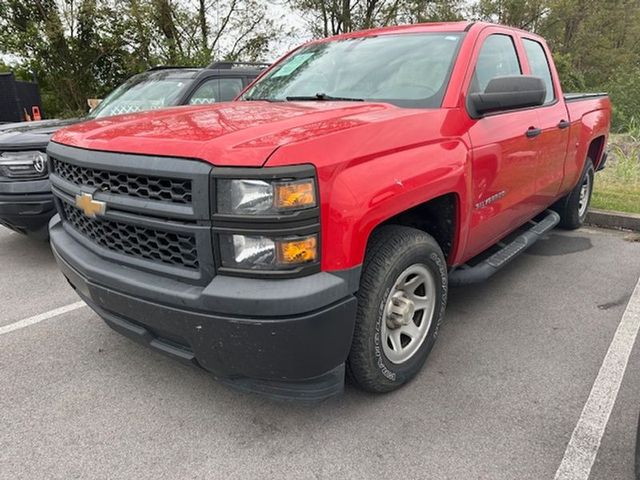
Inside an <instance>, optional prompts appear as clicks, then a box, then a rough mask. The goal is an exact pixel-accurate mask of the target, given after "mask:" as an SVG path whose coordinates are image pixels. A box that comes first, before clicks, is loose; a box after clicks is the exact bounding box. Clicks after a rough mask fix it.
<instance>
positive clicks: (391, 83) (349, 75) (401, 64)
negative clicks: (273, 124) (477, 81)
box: [242, 33, 463, 108]
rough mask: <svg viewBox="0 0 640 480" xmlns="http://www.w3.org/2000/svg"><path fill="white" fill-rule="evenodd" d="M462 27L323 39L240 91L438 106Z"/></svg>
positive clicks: (279, 97) (254, 95)
mask: <svg viewBox="0 0 640 480" xmlns="http://www.w3.org/2000/svg"><path fill="white" fill-rule="evenodd" d="M462 38H463V34H461V33H437V34H429V33H427V34H396V35H380V36H370V37H359V38H350V39H342V40H333V41H329V42H319V43H314V44H311V45H308V46H306V47H303V48H301V49H300V50H298V51H297V52H295V53H293V54H292V55H290V56H289V57H287V58H285V59H284V60H283V61H282V62H280V64H279V65H276V66H275V67H274V68H273V69H272V70H271V71H270V72H269V73H268V74H267V75H265V76H264V77H263V78H262V79H261V80H260V81H259V82H258V83H257V84H255V85H254V86H253V87H252V88H251V89H249V90H248V91H247V92H246V93H245V94H244V95H243V97H242V99H243V100H269V101H287V100H294V99H297V100H300V99H304V98H307V99H309V100H314V99H318V97H321V98H324V99H331V98H334V99H349V100H366V101H374V102H375V101H379V102H388V103H392V104H395V105H397V106H401V107H414V108H437V107H439V106H440V104H441V102H442V98H443V97H444V93H445V90H446V88H447V84H448V80H449V76H450V74H451V69H452V67H453V63H454V61H455V58H456V54H457V52H458V48H459V46H460V43H461V41H462Z"/></svg>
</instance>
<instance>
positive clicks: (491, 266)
mask: <svg viewBox="0 0 640 480" xmlns="http://www.w3.org/2000/svg"><path fill="white" fill-rule="evenodd" d="M545 213H546V216H545V217H544V218H543V219H542V220H540V221H539V222H537V223H534V224H533V226H532V227H530V228H529V230H527V231H526V232H523V233H522V234H520V235H518V236H517V237H516V238H515V239H514V240H513V241H511V242H510V243H508V244H506V245H504V246H503V247H502V248H501V249H500V250H498V251H497V252H496V253H494V254H493V255H491V256H490V257H489V258H487V259H485V260H483V261H482V262H480V263H478V264H477V265H474V266H473V267H470V266H468V265H463V266H461V267H459V268H457V269H456V270H453V271H452V272H451V273H449V285H450V286H452V287H455V286H459V285H469V284H472V283H479V282H482V281H484V280H486V279H487V278H489V277H490V276H491V275H493V274H494V273H496V272H497V271H498V270H500V269H501V268H502V267H504V266H505V265H507V264H508V263H509V262H510V261H511V260H513V259H514V258H515V257H517V256H518V255H520V254H521V253H523V252H524V251H525V250H526V249H527V248H529V247H530V246H531V245H533V244H534V243H536V241H538V240H539V239H540V238H541V237H542V236H543V235H544V234H545V233H547V232H548V231H550V230H552V229H553V228H554V227H555V226H556V225H558V223H559V222H560V215H558V214H557V213H556V212H554V211H553V210H547V211H546V212H545Z"/></svg>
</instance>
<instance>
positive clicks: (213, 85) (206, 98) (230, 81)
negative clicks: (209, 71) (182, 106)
mask: <svg viewBox="0 0 640 480" xmlns="http://www.w3.org/2000/svg"><path fill="white" fill-rule="evenodd" d="M243 88H244V84H243V83H242V79H241V78H214V79H211V80H207V81H206V82H204V83H203V84H202V85H200V86H199V87H198V89H197V90H196V91H195V92H194V94H193V95H192V96H191V100H189V105H207V104H210V103H217V102H229V101H231V100H233V99H234V98H236V97H237V96H238V94H239V93H240V92H241V91H242V89H243Z"/></svg>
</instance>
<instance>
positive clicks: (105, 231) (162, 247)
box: [61, 202, 199, 269]
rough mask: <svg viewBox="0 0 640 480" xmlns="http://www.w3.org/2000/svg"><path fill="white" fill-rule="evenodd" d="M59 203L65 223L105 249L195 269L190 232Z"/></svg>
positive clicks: (193, 238) (194, 248)
mask: <svg viewBox="0 0 640 480" xmlns="http://www.w3.org/2000/svg"><path fill="white" fill-rule="evenodd" d="M61 203H62V208H63V212H64V216H65V218H66V220H67V222H68V223H69V224H70V225H71V226H72V227H73V228H74V229H75V230H77V231H78V232H80V233H81V234H82V235H84V236H85V237H88V238H89V239H91V240H92V241H93V242H95V243H97V244H99V245H101V246H103V247H105V248H108V249H109V250H112V251H114V252H118V253H123V254H125V255H131V256H134V257H138V258H145V259H147V260H153V261H156V262H162V263H164V264H167V265H174V266H180V267H186V268H191V269H198V268H199V263H198V252H197V249H196V239H195V237H194V236H193V235H189V234H180V233H173V232H165V231H161V230H155V229H151V228H147V227H141V226H137V225H130V224H126V223H120V222H114V221H112V220H106V219H93V218H89V217H87V216H85V215H84V214H83V213H82V212H81V211H80V210H78V209H77V208H75V207H73V206H71V205H69V204H68V203H66V202H61Z"/></svg>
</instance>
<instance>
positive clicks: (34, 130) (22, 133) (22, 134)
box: [0, 118, 83, 151]
mask: <svg viewBox="0 0 640 480" xmlns="http://www.w3.org/2000/svg"><path fill="white" fill-rule="evenodd" d="M82 121H83V119H82V118H71V119H65V120H59V119H56V120H41V121H37V122H21V123H10V124H7V125H2V126H0V151H2V150H15V149H23V148H30V149H36V150H43V149H45V148H47V143H49V140H50V139H51V136H52V135H53V134H54V133H55V132H57V131H58V130H60V129H61V128H63V127H67V126H69V125H74V124H76V123H79V122H82Z"/></svg>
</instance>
